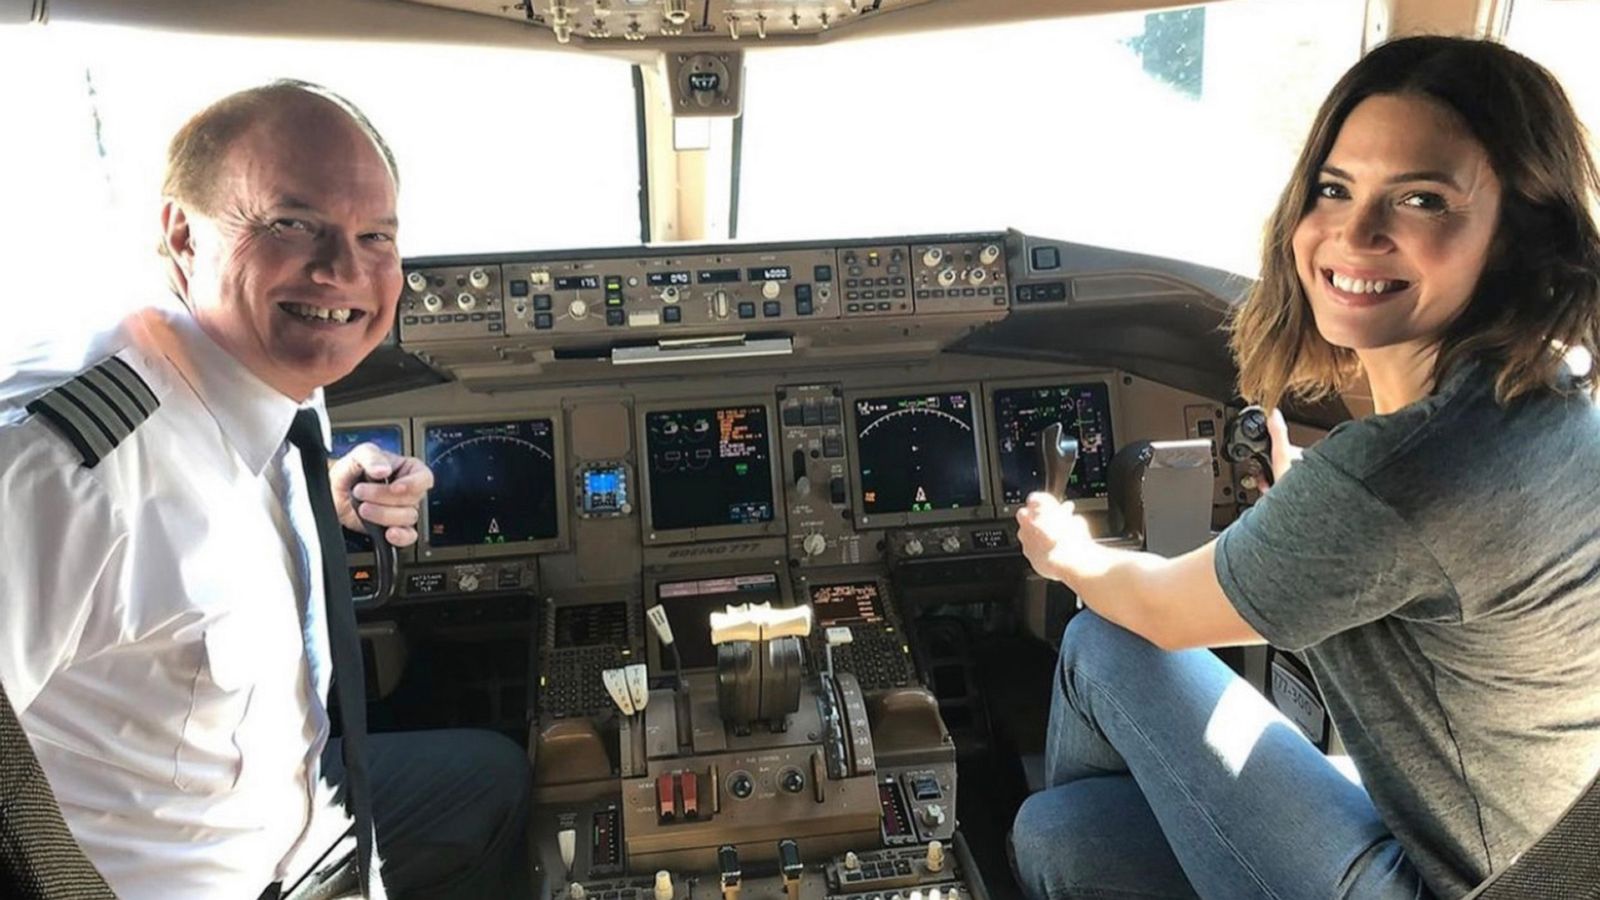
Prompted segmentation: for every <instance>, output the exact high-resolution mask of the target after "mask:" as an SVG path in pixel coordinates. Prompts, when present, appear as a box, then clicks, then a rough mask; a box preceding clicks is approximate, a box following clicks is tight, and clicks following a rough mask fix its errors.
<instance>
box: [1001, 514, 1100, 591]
mask: <svg viewBox="0 0 1600 900" xmlns="http://www.w3.org/2000/svg"><path fill="white" fill-rule="evenodd" d="M1017 526H1018V527H1017V538H1018V539H1019V540H1020V541H1021V542H1022V553H1023V555H1024V556H1026V557H1027V558H1028V562H1029V563H1032V564H1033V570H1034V571H1035V572H1038V573H1039V574H1040V575H1042V576H1044V577H1045V578H1049V579H1051V580H1053V581H1062V582H1066V584H1067V586H1068V587H1071V588H1073V589H1074V590H1077V588H1078V582H1079V580H1080V579H1081V578H1083V577H1084V576H1092V575H1095V574H1100V573H1103V572H1104V570H1105V568H1106V566H1107V565H1108V564H1109V560H1108V559H1107V555H1106V549H1105V548H1104V547H1101V546H1100V545H1099V544H1098V543H1096V542H1095V539H1094V536H1093V535H1091V534H1090V533H1089V522H1088V520H1087V519H1085V518H1084V517H1083V516H1080V515H1078V514H1077V513H1075V512H1073V509H1072V504H1071V503H1062V502H1061V501H1059V500H1057V499H1056V498H1054V497H1052V496H1050V495H1049V494H1046V493H1033V494H1029V495H1028V505H1027V506H1024V507H1022V508H1021V509H1018V510H1017Z"/></svg>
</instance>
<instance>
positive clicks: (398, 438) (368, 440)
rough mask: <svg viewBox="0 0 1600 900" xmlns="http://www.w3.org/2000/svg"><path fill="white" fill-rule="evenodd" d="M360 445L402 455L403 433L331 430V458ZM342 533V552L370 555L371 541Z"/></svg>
mask: <svg viewBox="0 0 1600 900" xmlns="http://www.w3.org/2000/svg"><path fill="white" fill-rule="evenodd" d="M361 444H377V445H378V447H379V448H380V449H381V450H383V451H384V452H386V453H393V454H395V455H396V456H401V455H404V454H405V452H406V450H405V446H406V445H405V433H404V430H403V429H402V428H401V427H400V426H399V425H351V426H348V427H344V428H335V429H333V450H332V454H331V455H332V457H333V458H334V459H339V458H340V457H342V456H344V455H345V454H346V453H349V452H350V451H351V450H354V449H355V448H356V447H358V446H360V445H361ZM340 530H341V531H343V532H344V552H346V553H371V552H372V539H371V538H369V537H367V536H366V535H364V534H356V533H355V532H354V531H351V530H350V529H348V528H342V529H340Z"/></svg>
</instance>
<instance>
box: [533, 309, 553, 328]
mask: <svg viewBox="0 0 1600 900" xmlns="http://www.w3.org/2000/svg"><path fill="white" fill-rule="evenodd" d="M555 324H556V323H555V318H554V317H553V316H551V315H550V314H549V313H547V312H542V313H534V314H533V327H535V328H538V329H540V330H543V329H546V328H554V327H555Z"/></svg>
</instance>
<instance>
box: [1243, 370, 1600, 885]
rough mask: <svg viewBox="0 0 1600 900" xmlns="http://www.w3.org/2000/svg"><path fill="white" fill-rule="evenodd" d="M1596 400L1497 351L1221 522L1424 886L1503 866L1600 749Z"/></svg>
mask: <svg viewBox="0 0 1600 900" xmlns="http://www.w3.org/2000/svg"><path fill="white" fill-rule="evenodd" d="M1597 494H1600V408H1597V407H1596V406H1595V405H1594V404H1593V403H1591V401H1590V400H1589V399H1588V398H1586V397H1583V396H1574V397H1566V398H1564V397H1560V396H1557V395H1554V394H1552V393H1548V392H1545V393H1541V394H1540V395H1538V396H1536V397H1532V398H1524V399H1522V400H1519V401H1516V402H1514V403H1512V404H1511V405H1510V406H1509V408H1505V409H1502V408H1500V407H1499V406H1498V405H1496V403H1495V400H1494V384H1493V372H1492V370H1491V367H1490V366H1488V365H1482V364H1469V365H1465V366H1462V367H1459V368H1457V369H1456V371H1455V372H1453V373H1452V374H1451V376H1449V377H1447V378H1446V379H1445V380H1444V383H1443V384H1442V385H1441V387H1440V389H1439V390H1438V391H1437V392H1436V393H1435V394H1434V395H1433V396H1430V397H1428V398H1426V399H1424V400H1421V401H1418V402H1417V403H1413V404H1411V405H1410V406H1407V407H1405V408H1404V409H1401V410H1398V411H1396V412H1394V413H1391V414H1388V415H1381V416H1369V417H1367V418H1365V419H1360V420H1357V421H1353V422H1346V423H1344V424H1342V425H1340V426H1339V427H1337V428H1335V429H1334V430H1333V431H1332V432H1331V433H1330V434H1329V435H1328V436H1327V437H1326V438H1324V439H1323V440H1322V441H1321V442H1319V443H1318V444H1317V445H1316V446H1314V447H1311V448H1309V449H1307V450H1306V453H1305V457H1304V458H1303V459H1301V460H1300V461H1299V462H1298V463H1296V464H1295V466H1294V468H1293V469H1291V470H1290V471H1289V473H1288V474H1287V475H1285V476H1284V478H1283V480H1282V481H1281V482H1279V483H1278V485H1277V486H1276V487H1274V488H1273V489H1272V490H1271V492H1270V493H1268V494H1267V496H1265V497H1263V498H1262V499H1261V501H1260V502H1259V503H1257V504H1256V506H1255V508H1254V509H1252V510H1250V511H1248V512H1247V513H1246V514H1245V515H1244V516H1242V517H1240V519H1239V520H1238V521H1237V522H1235V523H1234V524H1233V526H1232V527H1230V528H1229V529H1228V530H1227V531H1225V532H1224V533H1223V534H1222V536H1221V538H1219V539H1218V541H1217V548H1216V570H1217V577H1218V578H1219V579H1220V581H1221V583H1222V588H1223V591H1224V592H1226V594H1227V596H1228V598H1229V600H1230V601H1232V603H1233V605H1234V606H1235V607H1236V608H1237V609H1238V610H1239V613H1240V615H1242V616H1243V617H1244V618H1245V619H1246V620H1247V621H1248V622H1249V623H1250V624H1251V625H1253V626H1254V627H1255V629H1256V630H1257V631H1258V632H1260V634H1261V636H1262V637H1264V638H1266V639H1267V640H1268V641H1269V642H1271V643H1272V644H1274V645H1276V646H1279V647H1283V648H1286V649H1290V650H1304V651H1305V656H1306V657H1307V659H1308V661H1309V662H1310V665H1311V668H1312V670H1313V672H1314V673H1315V674H1316V677H1317V681H1318V683H1319V685H1320V686H1321V688H1322V690H1323V693H1324V694H1325V695H1326V698H1327V701H1328V711H1329V714H1330V715H1331V716H1332V718H1333V721H1334V724H1335V726H1336V727H1337V728H1338V730H1339V735H1340V737H1342V738H1343V739H1344V741H1345V744H1346V746H1347V747H1348V748H1349V751H1350V755H1351V757H1352V758H1353V759H1354V761H1355V763H1356V766H1357V768H1358V769H1359V770H1360V771H1361V775H1362V779H1363V781H1364V783H1365V784H1366V787H1367V789H1368V791H1369V792H1370V793H1371V795H1372V799H1373V802H1374V804H1375V805H1376V806H1377V808H1378V811H1379V812H1380V813H1381V814H1382V815H1383V818H1384V821H1385V822H1386V823H1387V824H1388V825H1389V827H1390V828H1391V829H1392V830H1393V832H1394V834H1395V836H1396V837H1397V838H1398V839H1399V841H1400V844H1401V846H1402V847H1404V848H1405V851H1406V854H1407V856H1408V857H1409V858H1410V859H1411V860H1412V862H1413V863H1414V864H1415V865H1416V866H1417V869H1418V871H1419V872H1420V873H1421V874H1422V877H1423V878H1424V879H1425V880H1426V881H1427V883H1428V886H1429V887H1430V888H1432V889H1433V891H1434V892H1435V893H1437V894H1439V895H1440V896H1442V897H1455V896H1459V895H1461V894H1463V893H1466V892H1467V891H1469V890H1470V889H1471V888H1472V887H1474V886H1475V885H1476V884H1477V883H1478V882H1480V881H1482V880H1483V879H1484V878H1486V877H1487V876H1488V874H1489V873H1490V872H1492V871H1495V870H1498V869H1502V868H1504V867H1505V866H1506V865H1508V864H1509V863H1510V862H1511V860H1512V858H1513V857H1514V856H1515V855H1516V854H1518V853H1520V852H1522V851H1523V850H1524V849H1526V848H1527V846H1528V845H1529V844H1531V843H1532V842H1533V841H1534V840H1535V839H1536V838H1537V837H1538V836H1539V835H1540V834H1541V833H1543V832H1544V831H1545V830H1547V829H1548V828H1549V826H1550V825H1551V824H1553V823H1554V822H1555V820H1556V818H1557V817H1558V816H1559V815H1560V814H1561V812H1562V811H1563V810H1564V809H1565V808H1566V807H1567V805H1568V804H1570V803H1571V802H1572V800H1573V799H1575V798H1576V797H1577V795H1578V792H1579V791H1580V790H1581V789H1582V788H1583V787H1584V786H1586V785H1587V784H1588V782H1589V781H1590V780H1591V779H1592V778H1593V776H1594V774H1595V769H1596V766H1597V765H1600V502H1597V501H1600V496H1597Z"/></svg>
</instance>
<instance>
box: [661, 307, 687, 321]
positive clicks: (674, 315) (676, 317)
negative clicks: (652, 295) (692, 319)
mask: <svg viewBox="0 0 1600 900" xmlns="http://www.w3.org/2000/svg"><path fill="white" fill-rule="evenodd" d="M661 321H663V322H682V321H683V308H682V307H680V306H669V307H667V308H666V309H663V310H662V311H661Z"/></svg>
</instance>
